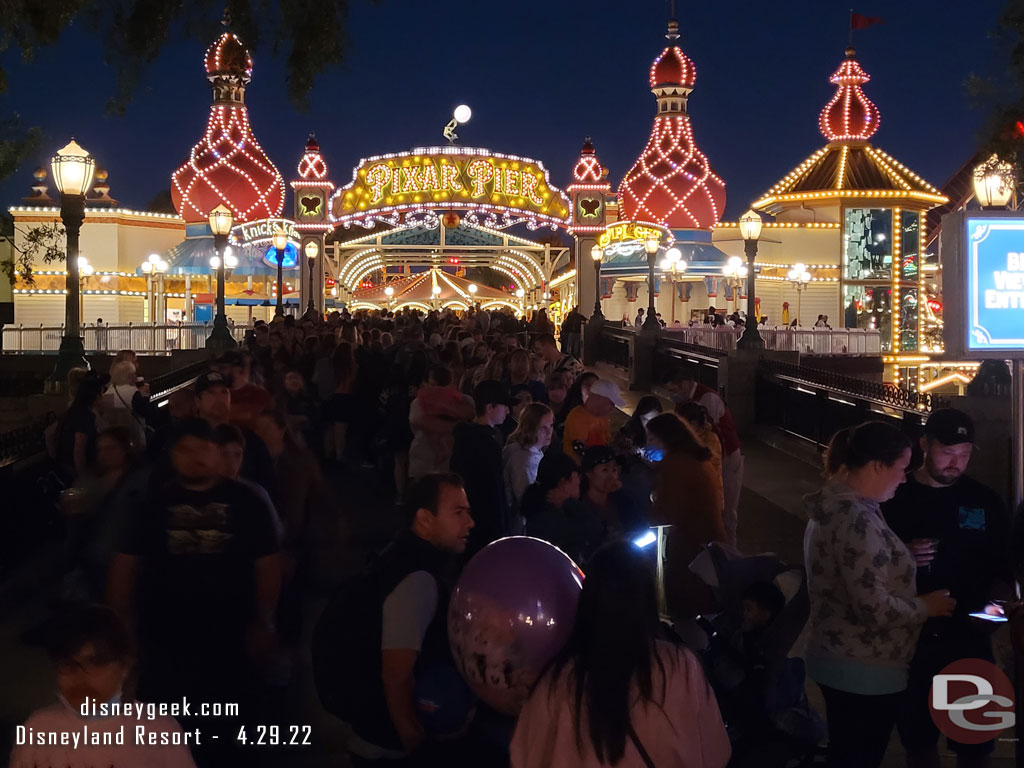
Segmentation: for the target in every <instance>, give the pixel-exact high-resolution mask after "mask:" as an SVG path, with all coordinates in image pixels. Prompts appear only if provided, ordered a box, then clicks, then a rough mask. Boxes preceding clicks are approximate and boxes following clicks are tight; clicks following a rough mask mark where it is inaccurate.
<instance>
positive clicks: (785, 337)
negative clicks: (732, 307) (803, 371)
mask: <svg viewBox="0 0 1024 768" xmlns="http://www.w3.org/2000/svg"><path fill="white" fill-rule="evenodd" d="M757 330H758V332H759V333H760V334H761V338H762V339H764V346H765V349H772V350H776V351H779V352H799V353H801V354H803V355H881V354H882V332H881V331H878V330H867V329H864V328H835V329H832V328H790V327H785V328H782V327H777V328H764V327H762V328H758V329H757ZM664 332H665V334H666V335H668V336H670V337H671V338H676V339H679V340H680V341H684V342H686V343H688V344H699V345H701V346H702V347H709V348H711V349H717V350H719V351H721V352H731V351H732V350H734V349H736V341H737V339H739V337H740V335H741V334H742V333H743V331H742V329H740V330H737V329H735V328H722V327H718V328H712V327H711V326H710V325H694V326H689V327H683V328H680V327H678V326H677V327H671V326H670V327H668V328H666V329H665V330H664Z"/></svg>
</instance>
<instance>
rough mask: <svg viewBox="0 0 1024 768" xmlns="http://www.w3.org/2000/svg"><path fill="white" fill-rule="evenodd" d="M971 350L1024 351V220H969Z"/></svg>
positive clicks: (968, 304) (969, 348) (968, 311)
mask: <svg viewBox="0 0 1024 768" xmlns="http://www.w3.org/2000/svg"><path fill="white" fill-rule="evenodd" d="M966 261H967V264H966V266H967V270H966V271H967V286H966V288H967V290H966V294H967V296H966V299H967V301H966V303H967V307H966V308H967V317H968V323H969V326H968V329H967V331H968V333H967V349H968V350H970V351H979V352H980V351H982V350H991V351H998V350H1007V351H1022V352H1024V219H1018V218H984V219H982V218H968V219H967V253H966Z"/></svg>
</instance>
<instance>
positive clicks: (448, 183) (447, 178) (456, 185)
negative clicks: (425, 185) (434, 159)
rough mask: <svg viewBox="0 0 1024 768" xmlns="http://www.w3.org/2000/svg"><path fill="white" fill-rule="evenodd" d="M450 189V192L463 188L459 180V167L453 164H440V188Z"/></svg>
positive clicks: (459, 190)
mask: <svg viewBox="0 0 1024 768" xmlns="http://www.w3.org/2000/svg"><path fill="white" fill-rule="evenodd" d="M446 189H447V190H451V191H452V192H461V191H462V190H463V186H462V182H461V181H459V169H458V168H456V167H455V166H454V165H447V164H445V165H442V166H441V190H442V191H443V190H446Z"/></svg>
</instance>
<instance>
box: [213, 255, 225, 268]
mask: <svg viewBox="0 0 1024 768" xmlns="http://www.w3.org/2000/svg"><path fill="white" fill-rule="evenodd" d="M225 261H226V259H225ZM210 268H211V269H220V257H219V256H211V257H210Z"/></svg>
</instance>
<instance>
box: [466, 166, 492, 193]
mask: <svg viewBox="0 0 1024 768" xmlns="http://www.w3.org/2000/svg"><path fill="white" fill-rule="evenodd" d="M466 175H467V176H469V178H470V179H471V180H472V182H473V197H480V195H482V194H484V184H487V183H488V182H489V181H491V180H492V179H493V178H494V166H493V165H491V163H489V162H488V161H486V160H474V161H473V162H471V163H470V164H469V166H468V167H467V168H466Z"/></svg>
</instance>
